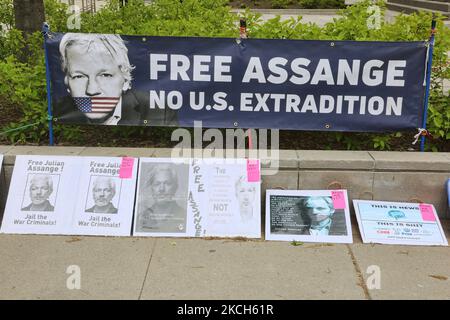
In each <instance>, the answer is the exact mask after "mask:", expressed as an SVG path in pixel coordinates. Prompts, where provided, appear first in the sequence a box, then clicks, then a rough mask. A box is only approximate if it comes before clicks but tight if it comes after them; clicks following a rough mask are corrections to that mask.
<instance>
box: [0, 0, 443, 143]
mask: <svg viewBox="0 0 450 320" xmlns="http://www.w3.org/2000/svg"><path fill="white" fill-rule="evenodd" d="M302 1H304V2H307V0H302ZM322 2H323V3H325V1H318V2H316V3H319V4H320V3H322ZM328 2H330V1H328ZM11 3H12V0H0V10H1V11H0V24H3V25H4V26H7V27H8V29H11V28H12V30H10V31H8V32H2V33H0V107H1V106H2V105H5V106H9V105H14V106H15V110H18V111H19V113H20V114H21V115H22V118H21V119H20V121H18V122H17V123H10V124H8V125H7V126H6V127H3V128H2V131H5V130H7V129H12V128H17V127H19V126H22V125H27V124H30V123H37V125H35V126H33V127H30V128H26V129H24V130H22V131H13V132H9V133H8V134H6V137H7V138H8V139H9V140H10V141H11V142H28V143H43V142H45V141H46V139H47V138H48V135H47V118H46V110H47V102H46V87H45V68H44V59H43V50H42V36H41V35H40V33H39V32H38V33H36V34H35V35H33V36H32V37H29V39H28V40H27V42H25V41H24V39H23V37H22V35H21V33H20V32H19V31H17V30H15V29H13V26H14V24H13V14H12V6H11ZM227 4H228V1H227V0H202V1H198V0H184V1H182V2H180V1H173V0H155V1H154V2H153V3H152V4H151V5H145V4H144V2H143V1H142V0H130V1H129V4H128V5H126V6H124V7H122V8H121V7H120V6H119V5H118V1H117V0H111V1H109V3H108V5H107V6H106V7H105V8H103V9H102V10H99V12H97V13H95V14H90V13H85V14H82V24H81V32H97V33H119V34H128V35H149V36H152V35H160V36H204V37H236V36H238V34H239V31H238V27H237V26H238V19H239V17H237V16H235V15H234V14H232V13H230V12H229V8H228V7H227V6H226V5H227ZM377 4H378V5H379V6H380V8H381V14H382V15H383V14H384V7H385V4H384V2H382V1H379V2H378V3H377ZM371 5H373V2H372V1H368V0H366V1H364V2H361V3H358V4H356V5H353V6H350V7H347V8H346V9H343V10H341V11H340V13H339V14H340V16H339V18H335V19H334V20H333V21H332V22H331V23H328V24H327V25H325V26H324V27H319V26H317V25H315V24H311V23H308V24H307V23H303V22H302V18H301V17H299V18H297V19H293V18H292V19H288V20H284V21H282V20H281V19H280V17H276V18H273V19H271V20H268V21H262V19H261V17H260V15H259V14H255V13H252V12H250V11H246V12H245V13H244V14H243V17H245V18H246V19H247V26H248V33H249V37H251V38H278V39H309V40H311V39H318V40H325V39H327V40H332V39H333V40H368V41H371V40H381V41H415V40H426V39H428V37H429V34H430V25H431V14H429V13H425V12H421V13H417V14H412V15H399V16H397V17H396V18H395V20H394V22H393V23H390V24H388V23H384V22H381V25H380V28H379V29H371V28H370V26H368V24H367V20H368V18H369V16H370V14H371V13H370V12H368V8H369V7H370V6H371ZM45 8H46V19H47V21H49V22H50V25H51V29H52V31H60V32H65V31H67V25H66V21H67V18H68V16H69V15H70V14H68V13H67V6H66V5H64V4H61V3H59V2H58V1H57V0H45ZM437 28H438V33H437V37H436V45H435V52H434V55H433V58H434V62H433V73H432V86H431V96H430V104H429V118H428V128H429V130H430V132H431V133H432V134H433V136H434V137H435V138H437V139H438V140H437V141H443V142H445V141H448V140H450V108H449V106H450V98H449V95H448V93H447V94H444V93H443V85H442V79H450V64H449V59H448V57H447V52H448V51H450V30H449V29H448V28H445V27H444V25H443V22H442V17H438V26H437ZM25 46H27V47H28V49H29V52H30V55H29V56H28V57H27V59H26V61H22V62H19V60H18V59H17V57H19V56H20V54H21V52H23V50H24V48H25ZM5 84H6V85H5ZM85 128H86V127H83V126H81V127H79V126H55V129H56V131H55V136H56V137H57V139H60V140H61V139H64V140H66V141H81V137H82V132H83V130H85ZM105 130H106V129H105ZM110 131H111V134H113V135H114V136H117V137H118V138H121V137H130V136H139V135H141V134H142V133H143V132H144V131H143V129H142V128H120V130H119V129H118V128H115V129H113V130H110ZM152 131H153V132H161V137H167V132H168V131H167V128H155V129H152ZM399 135H400V134H386V135H379V134H378V135H367V134H365V135H364V134H363V135H361V134H360V135H358V134H343V133H331V136H330V141H331V142H333V141H334V142H339V143H340V144H343V145H344V146H345V147H346V148H348V149H360V148H375V149H380V150H389V148H390V145H391V143H392V141H394V140H395V139H397V138H398V137H399ZM368 137H369V138H368ZM368 142H369V144H368ZM430 146H431V148H432V149H433V150H436V147H435V146H433V145H430ZM324 148H326V145H325V146H324Z"/></svg>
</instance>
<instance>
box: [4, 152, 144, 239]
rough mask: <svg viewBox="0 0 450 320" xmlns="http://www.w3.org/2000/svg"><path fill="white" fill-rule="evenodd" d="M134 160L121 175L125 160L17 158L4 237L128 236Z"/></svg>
mask: <svg viewBox="0 0 450 320" xmlns="http://www.w3.org/2000/svg"><path fill="white" fill-rule="evenodd" d="M131 159H133V158H131ZM133 160H136V161H134V163H135V165H134V166H133V167H130V168H129V169H130V170H128V172H126V174H125V175H122V174H121V173H122V162H123V158H108V157H64V156H16V162H15V166H14V171H13V175H12V179H11V185H10V188H9V193H8V200H7V203H6V209H5V214H4V217H3V223H2V226H1V232H2V233H32V234H73V235H84V234H88V235H117V236H118V235H130V232H131V222H132V214H133V205H134V192H135V184H136V171H137V169H136V166H137V159H133Z"/></svg>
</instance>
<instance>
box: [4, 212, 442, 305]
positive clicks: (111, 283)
mask: <svg viewBox="0 0 450 320" xmlns="http://www.w3.org/2000/svg"><path fill="white" fill-rule="evenodd" d="M442 223H443V227H444V230H445V232H446V234H447V236H448V235H450V221H448V220H447V221H445V220H444V221H442ZM353 236H354V244H352V245H341V244H314V243H304V244H302V245H299V246H293V245H292V244H291V243H289V242H269V241H263V240H253V241H238V240H230V239H217V240H211V239H176V238H153V239H152V238H131V237H127V238H116V237H109V238H107V237H81V236H76V237H74V236H73V237H72V236H37V235H4V234H3V235H0V257H1V258H0V299H273V300H276V299H450V280H449V279H448V278H450V248H449V247H418V246H388V245H370V244H362V243H361V238H360V236H359V232H358V230H357V227H356V224H355V221H353ZM70 265H77V266H79V267H80V270H81V289H80V290H76V289H75V290H69V289H67V286H66V281H67V279H68V277H69V276H70V275H69V274H66V270H67V268H68V267H69V266H70ZM372 265H376V266H378V267H379V268H380V272H381V273H380V274H381V288H380V289H372V290H371V289H369V288H368V286H367V285H366V282H367V279H368V277H370V274H368V273H366V271H367V268H368V267H369V266H372Z"/></svg>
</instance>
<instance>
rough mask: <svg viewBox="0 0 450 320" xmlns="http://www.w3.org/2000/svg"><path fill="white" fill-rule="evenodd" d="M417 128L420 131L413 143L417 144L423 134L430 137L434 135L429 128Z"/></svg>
mask: <svg viewBox="0 0 450 320" xmlns="http://www.w3.org/2000/svg"><path fill="white" fill-rule="evenodd" d="M417 130H419V132H418V133H417V134H416V135H415V136H414V142H413V143H412V144H413V145H414V144H416V143H417V141H419V138H420V137H421V136H425V137H429V138H432V137H433V136H432V135H431V134H430V132H429V131H428V130H427V129H424V128H417Z"/></svg>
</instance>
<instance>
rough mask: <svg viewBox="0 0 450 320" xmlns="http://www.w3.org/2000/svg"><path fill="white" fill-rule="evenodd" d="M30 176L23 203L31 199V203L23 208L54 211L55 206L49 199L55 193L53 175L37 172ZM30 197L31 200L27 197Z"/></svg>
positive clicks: (25, 209) (26, 209)
mask: <svg viewBox="0 0 450 320" xmlns="http://www.w3.org/2000/svg"><path fill="white" fill-rule="evenodd" d="M29 177H30V178H29V182H28V184H27V187H26V190H25V194H24V199H23V203H24V202H26V201H29V204H28V205H26V206H25V207H23V208H22V209H21V210H22V211H47V212H53V211H54V210H55V208H54V206H53V205H52V204H51V203H50V201H49V197H50V195H51V194H52V193H53V179H52V176H51V175H45V174H35V175H30V176H29ZM28 197H29V199H30V200H28V199H27V198H28Z"/></svg>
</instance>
